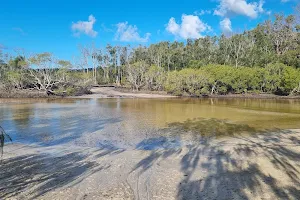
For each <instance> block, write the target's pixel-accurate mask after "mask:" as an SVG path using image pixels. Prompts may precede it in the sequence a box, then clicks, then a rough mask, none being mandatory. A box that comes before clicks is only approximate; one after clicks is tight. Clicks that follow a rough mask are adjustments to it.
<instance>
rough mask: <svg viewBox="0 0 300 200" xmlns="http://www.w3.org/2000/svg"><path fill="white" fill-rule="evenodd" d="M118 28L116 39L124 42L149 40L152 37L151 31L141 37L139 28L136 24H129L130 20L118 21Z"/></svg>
mask: <svg viewBox="0 0 300 200" xmlns="http://www.w3.org/2000/svg"><path fill="white" fill-rule="evenodd" d="M117 28H118V29H117V33H116V35H115V39H116V40H120V41H122V42H148V40H149V39H150V35H151V34H150V33H146V34H145V36H144V37H141V36H140V34H139V33H138V28H137V27H136V26H135V25H129V24H128V22H120V23H118V24H117Z"/></svg>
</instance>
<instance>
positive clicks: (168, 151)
mask: <svg viewBox="0 0 300 200" xmlns="http://www.w3.org/2000/svg"><path fill="white" fill-rule="evenodd" d="M149 142H150V141H149ZM144 145H147V141H145V143H144ZM0 167H1V170H0V180H1V181H0V199H46V200H47V199H49V200H50V199H51V200H52V199H62V200H67V199H159V200H163V199H168V200H171V199H224V200H225V199H226V200H227V199H272V200H275V199H300V130H286V131H280V132H276V133H268V134H261V135H256V136H234V137H227V138H223V139H218V140H217V139H201V140H199V141H198V142H196V143H194V144H191V145H184V146H182V147H176V148H157V149H155V148H154V149H152V150H144V148H143V147H139V148H136V149H114V148H96V147H93V148H91V147H80V146H76V145H68V144H64V145H56V146H49V147H41V146H38V145H24V144H16V143H15V144H8V145H7V146H5V148H4V154H3V157H2V162H1V165H0Z"/></svg>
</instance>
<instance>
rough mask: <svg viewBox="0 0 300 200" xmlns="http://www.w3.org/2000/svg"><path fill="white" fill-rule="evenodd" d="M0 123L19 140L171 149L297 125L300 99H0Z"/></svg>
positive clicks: (299, 123)
mask: <svg viewBox="0 0 300 200" xmlns="http://www.w3.org/2000/svg"><path fill="white" fill-rule="evenodd" d="M0 124H1V126H2V127H3V128H4V129H5V130H6V132H7V133H8V134H10V136H11V137H12V138H13V140H14V141H15V142H21V143H36V144H39V145H45V146H49V145H60V144H67V145H80V146H92V147H94V146H97V147H101V148H138V149H155V148H171V147H172V148H173V147H178V146H181V145H182V141H184V143H185V144H188V143H190V142H195V141H199V138H203V137H215V138H220V137H222V136H231V135H235V134H242V133H247V134H256V133H259V132H265V131H273V130H278V129H281V130H282V129H299V128H300V101H299V100H269V99H57V100H49V99H1V100H0ZM178 138H180V140H179V139H178ZM179 141H180V143H179Z"/></svg>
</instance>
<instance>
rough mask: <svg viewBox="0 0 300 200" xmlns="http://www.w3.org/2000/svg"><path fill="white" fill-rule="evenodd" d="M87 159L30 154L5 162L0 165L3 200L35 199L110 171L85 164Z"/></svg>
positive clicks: (74, 155) (1, 197) (88, 163)
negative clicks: (14, 198)
mask: <svg viewBox="0 0 300 200" xmlns="http://www.w3.org/2000/svg"><path fill="white" fill-rule="evenodd" d="M85 158H86V156H85V155H83V154H80V153H78V152H73V153H68V154H65V155H62V156H57V157H53V156H51V155H50V154H29V155H28V154H27V155H22V156H18V157H14V158H9V159H4V160H2V161H1V164H0V180H1V181H0V199H7V198H12V197H15V196H18V195H19V194H21V193H22V195H24V196H23V197H22V198H23V199H35V198H37V197H39V196H41V195H43V194H45V193H46V192H48V191H50V190H53V189H56V188H60V187H62V186H65V185H67V184H71V185H75V184H78V183H79V182H80V181H81V180H83V179H84V178H86V177H88V176H90V175H92V174H93V173H96V172H98V171H100V170H104V169H107V168H109V167H110V166H109V165H101V164H99V163H97V162H93V161H84V159H85ZM22 198H21V197H20V199H22Z"/></svg>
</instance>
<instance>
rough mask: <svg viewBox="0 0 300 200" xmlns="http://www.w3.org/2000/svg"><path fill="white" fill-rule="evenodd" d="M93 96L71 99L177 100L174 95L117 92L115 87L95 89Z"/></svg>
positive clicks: (92, 90) (93, 89)
mask: <svg viewBox="0 0 300 200" xmlns="http://www.w3.org/2000/svg"><path fill="white" fill-rule="evenodd" d="M91 92H92V93H93V94H90V95H82V96H78V97H71V98H120V97H121V98H150V99H152V98H175V97H176V96H172V95H163V94H147V93H134V92H121V91H117V90H115V88H114V87H93V88H92V89H91Z"/></svg>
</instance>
